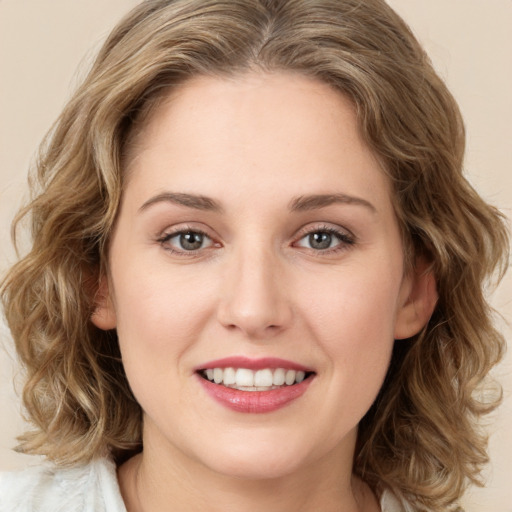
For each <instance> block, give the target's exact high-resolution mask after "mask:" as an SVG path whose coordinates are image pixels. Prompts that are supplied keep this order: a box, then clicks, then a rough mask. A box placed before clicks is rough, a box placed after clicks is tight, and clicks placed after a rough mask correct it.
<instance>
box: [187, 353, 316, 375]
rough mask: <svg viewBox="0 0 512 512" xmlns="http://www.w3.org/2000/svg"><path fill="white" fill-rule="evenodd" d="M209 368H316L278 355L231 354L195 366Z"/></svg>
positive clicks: (302, 369)
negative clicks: (255, 356) (255, 357)
mask: <svg viewBox="0 0 512 512" xmlns="http://www.w3.org/2000/svg"><path fill="white" fill-rule="evenodd" d="M209 368H247V369H248V370H263V369H265V368H270V369H275V368H284V369H286V370H296V371H303V372H313V371H314V370H313V369H311V368H308V367H307V366H304V365H302V364H299V363H296V362H294V361H288V360H286V359H281V358H278V357H261V358H257V359H252V358H249V357H245V356H231V357H224V358H222V359H216V360H214V361H208V362H207V363H203V364H201V365H199V366H197V367H196V368H195V371H200V370H207V369H209Z"/></svg>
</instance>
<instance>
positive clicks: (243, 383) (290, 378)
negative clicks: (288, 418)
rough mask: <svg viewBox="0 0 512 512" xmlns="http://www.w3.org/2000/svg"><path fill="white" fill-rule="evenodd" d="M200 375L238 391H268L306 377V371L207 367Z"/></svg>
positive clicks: (297, 381)
mask: <svg viewBox="0 0 512 512" xmlns="http://www.w3.org/2000/svg"><path fill="white" fill-rule="evenodd" d="M201 375H202V376H203V377H204V378H206V379H208V380H209V381H210V382H214V383H215V384H221V385H223V386H226V387H229V388H232V389H238V390H240V391H270V390H272V389H279V388H280V387H282V386H293V385H294V384H299V383H301V382H302V381H303V380H304V379H305V378H306V372H304V371H302V370H298V371H297V370H292V369H285V368H276V369H272V368H264V369H261V370H256V371H255V370H250V369H248V368H231V367H229V368H208V369H207V370H203V371H202V373H201Z"/></svg>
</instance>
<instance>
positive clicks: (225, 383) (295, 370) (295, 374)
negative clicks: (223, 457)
mask: <svg viewBox="0 0 512 512" xmlns="http://www.w3.org/2000/svg"><path fill="white" fill-rule="evenodd" d="M196 375H197V376H198V378H199V382H200V383H201V384H202V387H203V389H204V390H205V391H206V393H207V394H208V395H209V396H210V397H212V398H213V399H214V400H215V401H216V402H217V403H220V404H221V405H223V406H225V407H227V408H228V409H231V410H234V411H236V412H243V413H265V412H272V411H275V410H277V409H281V408H283V407H285V406H286V405H288V404H290V403H292V402H294V401H295V400H297V399H298V398H299V397H301V396H302V395H303V394H304V393H306V391H307V389H308V388H309V385H310V384H311V382H312V381H313V380H314V378H315V376H316V373H315V372H314V371H312V370H311V369H309V368H306V367H304V366H302V365H300V364H295V363H293V362H290V361H285V360H283V359H276V358H264V359H258V360H254V359H247V358H244V357H231V358H226V359H222V360H217V361H212V362H210V363H207V364H205V365H204V366H202V367H200V368H196Z"/></svg>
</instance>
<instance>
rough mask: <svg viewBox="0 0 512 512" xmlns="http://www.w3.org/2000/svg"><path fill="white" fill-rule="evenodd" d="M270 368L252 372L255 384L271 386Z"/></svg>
mask: <svg viewBox="0 0 512 512" xmlns="http://www.w3.org/2000/svg"><path fill="white" fill-rule="evenodd" d="M273 377H274V376H273V375H272V370H258V371H257V372H256V373H255V374H254V385H255V386H272V380H273Z"/></svg>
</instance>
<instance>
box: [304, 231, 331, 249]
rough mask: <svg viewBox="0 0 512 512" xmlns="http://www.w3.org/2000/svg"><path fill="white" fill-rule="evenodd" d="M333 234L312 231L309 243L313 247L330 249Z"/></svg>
mask: <svg viewBox="0 0 512 512" xmlns="http://www.w3.org/2000/svg"><path fill="white" fill-rule="evenodd" d="M331 241H332V236H331V235H330V234H329V233H321V232H320V233H312V234H311V235H309V244H310V245H311V247H312V248H313V249H328V248H329V247H330V246H331Z"/></svg>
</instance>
